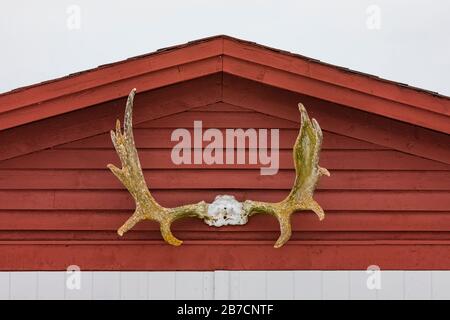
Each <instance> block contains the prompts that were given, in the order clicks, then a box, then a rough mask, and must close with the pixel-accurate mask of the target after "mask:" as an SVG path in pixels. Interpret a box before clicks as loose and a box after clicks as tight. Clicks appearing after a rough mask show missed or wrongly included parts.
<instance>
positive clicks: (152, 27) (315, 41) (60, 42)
mask: <svg viewBox="0 0 450 320" xmlns="http://www.w3.org/2000/svg"><path fill="white" fill-rule="evenodd" d="M116 2H117V3H114V4H113V3H112V1H106V0H104V1H99V0H97V1H95V0H86V1H84V0H83V1H81V0H72V1H66V0H60V1H50V0H45V1H44V0H40V1H32V0H29V1H17V0H14V1H13V0H9V1H7V0H2V1H1V4H0V39H1V45H0V48H1V50H0V55H1V56H0V57H1V59H0V92H4V91H9V90H11V89H14V88H17V87H21V86H24V85H29V84H33V83H37V82H40V81H44V80H49V79H53V78H56V77H60V76H64V75H66V74H69V73H73V72H77V71H81V70H85V69H90V68H93V67H96V66H98V65H101V64H105V63H110V62H114V61H118V60H122V59H125V58H128V57H132V56H135V55H139V54H143V53H148V52H151V51H154V50H156V49H158V48H162V47H166V46H171V45H176V44H181V43H184V42H187V41H191V40H195V39H198V38H203V37H207V36H211V35H216V34H227V35H230V36H235V37H238V38H242V39H245V40H250V41H254V42H258V43H261V44H264V45H268V46H272V47H276V48H279V49H284V50H288V51H292V52H296V53H299V54H303V55H306V56H310V57H312V58H316V59H320V60H322V61H325V62H328V63H332V64H337V65H340V66H344V67H348V68H351V69H355V70H358V71H362V72H366V73H371V74H375V75H378V76H381V77H383V78H387V79H390V80H395V81H399V82H403V83H408V84H410V85H414V86H418V87H422V88H425V89H429V90H432V91H437V92H439V93H441V94H446V95H450V1H448V0H442V1H439V0H428V1H426V0H422V1H411V0H386V1H381V0H380V1H366V0H348V1H346V0H341V1H335V0H329V1H324V0H323V1H317V0H313V1H282V0H278V1H262V0H258V1H256V0H255V1H245V0H239V1H233V0H228V1H213V0H204V1H187V0H185V1H168V0H164V1H137V0H136V1H133V0H126V1H120V2H119V1H116Z"/></svg>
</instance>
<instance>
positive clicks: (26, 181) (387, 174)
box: [0, 169, 450, 190]
mask: <svg viewBox="0 0 450 320" xmlns="http://www.w3.org/2000/svg"><path fill="white" fill-rule="evenodd" d="M144 176H145V178H146V181H147V184H148V186H149V188H150V189H151V190H152V189H174V188H176V189H220V188H229V189H257V190H277V189H282V190H290V189H291V187H292V184H293V181H294V178H295V171H294V170H281V171H279V172H278V173H277V174H276V175H272V176H262V175H260V171H259V170H255V169H249V170H227V169H210V170H195V169H167V170H166V169H164V170H145V171H144ZM0 189H3V190H8V189H18V190H26V189H36V190H45V189H58V190H64V189H79V190H88V189H94V190H95V189H124V187H123V185H122V184H121V183H120V182H119V181H118V180H117V178H116V177H115V176H114V175H113V174H112V173H111V172H110V171H109V170H108V169H104V170H101V169H98V170H92V169H91V170H80V169H68V170H52V169H46V170H43V169H34V170H31V169H30V170H21V169H1V170H0ZM352 189H354V190H450V171H352V170H343V171H341V170H335V171H333V172H332V175H331V176H330V177H326V178H323V179H321V180H320V182H319V185H318V190H352Z"/></svg>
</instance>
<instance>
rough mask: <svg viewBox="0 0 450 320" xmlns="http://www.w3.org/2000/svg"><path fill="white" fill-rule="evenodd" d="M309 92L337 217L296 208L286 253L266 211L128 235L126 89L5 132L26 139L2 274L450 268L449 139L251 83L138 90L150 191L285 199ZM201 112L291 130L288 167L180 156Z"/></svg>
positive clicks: (324, 191)
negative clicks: (117, 144)
mask: <svg viewBox="0 0 450 320" xmlns="http://www.w3.org/2000/svg"><path fill="white" fill-rule="evenodd" d="M217 81H223V83H224V85H223V88H219V89H217V88H218V87H217ZM192 89H194V92H192V91H191V90H192ZM165 99H167V100H165ZM164 101H166V104H164ZM299 101H302V102H304V103H305V105H306V107H307V108H308V110H310V111H311V113H312V114H313V115H314V116H315V117H316V118H317V120H318V121H319V123H320V124H321V125H322V127H323V128H324V146H323V151H322V155H321V165H322V166H324V167H326V168H328V169H329V170H330V172H331V174H332V175H331V177H330V178H323V179H322V180H321V181H320V185H319V187H318V190H317V191H316V198H317V200H318V201H319V203H321V204H322V206H323V207H324V209H325V210H326V213H327V216H326V219H325V220H324V221H323V222H319V221H318V220H317V218H316V216H315V215H314V214H313V213H311V212H303V213H297V214H295V215H294V217H293V229H294V232H293V236H292V239H291V241H290V242H288V243H287V245H286V246H285V247H283V248H282V249H274V248H273V247H272V245H273V242H274V241H275V240H276V238H277V236H278V233H279V227H278V223H277V222H276V220H275V219H272V218H271V217H264V216H255V217H252V218H251V219H250V222H249V223H248V224H247V225H245V226H239V227H222V228H220V229H217V228H212V227H208V226H206V225H205V224H204V223H203V222H201V221H199V220H184V221H180V222H177V223H176V224H175V226H174V233H175V234H176V235H177V236H178V237H179V238H180V239H183V240H185V242H184V244H183V245H182V246H181V247H179V248H173V247H170V246H169V245H166V244H164V243H163V242H162V240H161V237H160V234H159V229H158V226H157V225H156V224H155V223H152V222H143V223H141V224H139V225H138V226H137V227H136V228H135V229H133V230H132V231H130V232H129V233H127V234H126V235H125V236H124V237H123V238H119V237H118V236H117V234H116V230H117V228H118V227H119V226H120V225H121V224H122V223H123V222H124V221H125V220H126V218H127V217H128V216H129V215H130V213H131V212H132V210H133V208H134V202H133V201H132V199H131V196H130V195H129V194H128V193H127V192H126V191H125V190H124V189H123V187H122V185H121V184H120V183H119V182H118V181H117V179H116V178H115V177H114V176H113V175H112V174H111V173H110V172H109V170H107V169H106V164H107V163H115V164H118V158H117V156H116V154H115V151H114V150H113V147H112V143H111V141H110V138H109V134H108V133H107V132H106V131H107V130H108V129H110V128H112V127H113V126H114V118H115V117H117V116H121V114H122V112H123V107H124V106H123V100H121V99H119V100H117V101H112V102H109V103H105V104H104V105H97V106H93V107H90V108H86V109H83V110H79V111H74V112H72V113H68V114H65V115H62V116H58V117H53V118H48V119H46V120H41V121H39V122H35V123H31V124H29V125H26V126H22V127H17V128H12V129H9V131H8V132H7V135H4V137H6V140H7V143H9V144H10V145H13V144H14V143H17V147H16V149H15V150H16V151H8V150H7V149H6V148H4V149H3V150H0V151H2V152H4V153H3V155H4V157H3V159H4V160H3V161H0V255H1V256H2V259H0V270H29V269H40V270H56V269H60V270H63V269H65V268H66V267H67V266H68V265H70V264H77V265H79V266H80V267H81V268H82V269H91V270H199V269H200V270H208V269H361V268H364V269H365V268H366V267H367V266H369V265H371V264H377V265H379V266H380V267H381V268H384V269H448V268H450V192H449V191H450V164H448V162H449V160H450V158H447V159H446V156H447V155H448V150H447V149H446V147H447V148H448V142H449V140H448V136H446V135H443V134H440V133H438V132H435V131H431V130H428V129H424V128H419V127H415V126H413V125H410V124H405V123H401V122H398V121H395V120H390V119H387V118H384V117H381V116H378V115H371V114H366V113H364V112H362V111H358V110H354V109H349V108H346V107H344V106H339V105H335V104H331V103H329V102H326V101H322V100H318V99H316V98H313V97H309V96H301V95H298V94H294V93H292V92H288V91H284V90H280V89H275V88H271V87H267V86H264V85H261V84H256V83H253V82H250V81H248V80H243V79H238V78H234V77H230V76H223V77H222V75H213V76H210V77H206V78H201V79H197V80H191V81H189V82H184V83H181V84H177V85H174V86H170V87H165V88H161V89H158V90H154V91H148V92H145V93H141V94H139V95H138V96H137V98H136V114H135V123H136V125H135V139H136V143H137V147H138V149H139V154H140V159H141V164H142V167H143V169H144V174H145V177H146V179H147V183H148V185H149V188H150V189H151V191H152V193H153V194H154V196H155V197H156V199H157V200H158V201H159V202H160V203H161V204H162V205H165V206H175V205H180V204H184V203H191V202H195V201H200V200H205V201H212V200H213V199H214V197H215V196H216V195H218V194H233V195H235V196H236V198H238V199H239V200H244V199H247V198H251V199H254V200H265V201H277V200H280V199H282V198H283V197H284V196H285V195H286V194H287V193H288V192H289V190H290V188H291V185H292V183H293V179H294V170H293V163H292V151H291V150H292V145H293V142H294V140H295V137H296V135H297V130H298V120H299V115H298V111H297V110H296V103H297V102H299ZM194 120H202V121H203V127H204V128H209V127H212V128H220V129H222V130H223V129H225V128H249V127H251V128H279V129H280V149H281V150H280V171H279V173H278V174H277V175H275V176H261V175H260V174H259V165H248V164H247V165H211V166H206V165H202V166H199V165H181V166H176V165H174V164H173V163H172V161H171V159H170V152H171V148H172V146H174V145H175V142H171V141H170V135H171V133H172V130H173V129H175V128H192V125H193V121H194ZM49 123H50V124H54V126H56V130H57V131H56V132H54V131H53V130H54V128H55V127H52V126H51V125H49ZM63 125H64V127H63ZM52 132H53V135H52ZM34 135H37V136H38V137H41V138H42V139H43V140H44V141H41V139H37V138H35V140H33V138H32V137H33V136H34ZM30 139H31V140H30ZM46 139H47V140H46ZM6 140H5V141H6ZM34 141H36V143H37V144H38V145H37V146H36V145H34V144H33V143H32V142H34ZM430 143H434V144H430ZM42 148H46V149H44V150H40V149H42ZM24 151H28V152H29V153H28V154H24V155H20V156H15V155H16V154H17V153H18V152H22V153H24ZM15 152H16V153H15ZM0 154H1V152H0ZM427 155H429V156H428V157H427ZM445 159H446V160H447V161H445Z"/></svg>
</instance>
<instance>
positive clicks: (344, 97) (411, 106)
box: [0, 36, 450, 133]
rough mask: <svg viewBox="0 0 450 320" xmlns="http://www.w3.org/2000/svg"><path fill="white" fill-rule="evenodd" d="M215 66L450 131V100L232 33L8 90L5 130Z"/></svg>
mask: <svg viewBox="0 0 450 320" xmlns="http://www.w3.org/2000/svg"><path fill="white" fill-rule="evenodd" d="M215 72H225V73H231V74H235V75H237V76H240V77H244V78H248V79H252V80H254V81H258V82H263V83H267V84H270V85H273V86H275V87H278V88H284V89H288V90H293V91H296V92H300V93H304V94H309V95H313V96H316V97H318V98H322V99H325V100H328V101H332V102H337V103H340V104H345V105H348V106H350V107H352V108H357V109H361V110H365V111H368V112H372V113H376V114H380V115H383V116H386V117H391V118H393V119H398V120H401V121H405V122H409V123H412V124H415V125H420V126H423V127H426V128H430V129H433V130H437V131H441V132H444V133H450V123H449V121H448V116H449V114H450V99H449V98H448V97H445V96H441V95H437V94H431V93H430V92H427V91H424V90H419V89H415V88H411V87H405V86H404V85H402V84H399V83H395V82H390V81H387V80H382V79H379V78H376V77H373V76H370V75H363V74H359V73H358V74H356V73H355V72H352V71H349V70H346V69H344V68H339V67H336V66H331V65H328V64H325V63H321V62H318V61H316V60H312V59H309V58H306V57H302V56H299V55H294V54H291V53H286V52H282V51H280V50H276V49H273V48H267V47H263V46H261V45H257V44H254V43H250V42H246V41H242V40H239V39H234V38H230V37H226V36H218V37H212V38H209V39H203V40H199V41H196V42H192V43H190V44H187V45H184V46H180V47H174V48H171V49H170V50H167V51H162V52H159V53H158V52H157V53H155V54H151V55H146V56H141V57H136V58H134V59H132V60H125V61H122V62H118V63H115V64H111V65H109V66H106V67H102V68H97V69H92V70H89V71H85V72H83V73H81V74H79V75H73V76H68V77H65V78H61V79H57V80H54V81H50V82H46V83H43V84H39V85H35V86H31V87H27V88H23V89H18V90H16V91H12V92H8V93H5V94H2V95H0V130H2V129H6V128H11V127H14V126H18V125H22V124H25V123H28V122H31V121H36V120H39V119H44V118H46V117H51V116H55V115H58V114H61V113H64V112H69V111H72V110H77V109H80V108H84V107H87V106H90V105H94V104H98V103H102V102H105V101H111V100H114V99H118V98H121V97H124V96H126V95H127V94H128V92H129V90H130V88H132V87H138V88H139V90H140V91H141V92H142V91H145V90H150V89H155V88H158V87H160V86H165V85H170V84H174V83H177V82H180V81H185V80H189V79H193V78H196V77H201V76H205V75H208V74H212V73H215Z"/></svg>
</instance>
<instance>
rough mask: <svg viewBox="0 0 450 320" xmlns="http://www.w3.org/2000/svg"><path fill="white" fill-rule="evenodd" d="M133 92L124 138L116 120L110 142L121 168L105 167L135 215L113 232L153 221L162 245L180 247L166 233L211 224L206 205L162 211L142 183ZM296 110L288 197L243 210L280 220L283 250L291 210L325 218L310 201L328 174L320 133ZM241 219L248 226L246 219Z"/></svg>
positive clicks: (247, 205) (314, 123)
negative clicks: (192, 220)
mask: <svg viewBox="0 0 450 320" xmlns="http://www.w3.org/2000/svg"><path fill="white" fill-rule="evenodd" d="M135 93H136V89H133V90H131V92H130V94H129V96H128V100H127V104H126V109H125V117H124V130H123V133H122V131H121V128H120V121H119V120H117V122H116V131H114V130H111V140H112V142H113V144H114V148H115V149H116V152H117V154H118V156H119V158H120V161H121V164H122V168H121V169H119V168H117V167H116V166H114V165H112V164H108V168H109V169H110V170H111V171H112V173H114V175H115V176H116V177H117V178H118V179H119V180H120V181H121V182H122V184H123V185H124V186H125V187H126V188H127V189H128V191H129V192H130V194H131V195H132V196H133V198H134V200H135V202H136V209H135V211H134V213H133V214H132V216H131V217H130V218H129V219H128V220H127V221H126V222H125V223H124V224H123V225H122V226H121V227H120V228H119V230H118V231H117V233H118V234H119V235H120V236H122V235H123V234H124V233H125V232H127V231H128V230H130V229H131V228H133V227H134V225H135V224H136V223H138V222H139V221H141V220H146V219H148V220H154V221H157V222H158V223H159V224H160V230H161V234H162V236H163V238H164V240H165V241H166V242H168V243H169V244H171V245H174V246H179V245H181V243H182V241H181V240H178V239H177V238H175V236H174V235H173V234H172V232H171V230H170V227H171V225H172V222H174V221H175V220H178V219H181V218H184V217H196V218H200V219H203V220H204V221H205V222H207V223H208V224H211V223H210V222H211V220H212V219H213V218H212V217H211V216H210V215H208V207H209V204H207V203H206V202H204V201H201V202H198V203H195V204H187V205H184V206H180V207H175V208H165V207H162V206H161V205H160V204H158V203H157V202H156V200H155V198H153V196H152V195H151V193H150V191H149V189H148V187H147V184H146V182H145V178H144V174H143V172H142V168H141V164H140V161H139V156H138V153H137V150H136V146H135V144H134V137H133V126H132V113H133V100H134V96H135ZM298 106H299V109H300V113H301V124H300V132H299V134H298V137H297V140H296V142H295V145H294V150H293V158H294V164H295V172H296V178H295V182H294V186H293V187H292V190H291V192H290V193H289V195H288V196H287V197H286V198H285V199H284V200H282V201H281V202H276V203H270V202H260V201H252V200H246V201H245V202H244V203H243V206H242V207H243V208H242V213H241V215H242V216H245V217H247V216H251V215H253V214H256V213H266V214H270V215H273V216H275V217H276V218H277V219H278V221H279V223H280V230H281V235H280V237H279V238H278V240H277V242H276V243H275V248H279V247H281V246H283V244H285V243H286V241H288V240H289V238H290V237H291V222H290V217H291V215H292V213H294V212H295V211H299V210H312V211H314V212H315V213H316V214H317V215H318V216H319V219H320V220H322V219H323V218H324V217H325V214H324V212H323V210H322V208H321V207H320V205H319V204H318V203H317V202H316V201H315V200H314V199H313V192H314V189H315V187H316V184H317V182H318V179H319V178H320V176H322V175H327V176H329V175H330V173H329V172H328V170H327V169H325V168H321V167H320V166H319V165H318V163H319V153H320V148H321V145H322V130H321V129H320V126H319V124H318V123H317V121H316V120H315V119H312V121H311V120H310V119H309V117H308V113H307V112H306V109H305V108H304V107H303V105H302V104H299V105H298ZM243 220H245V221H246V219H243ZM244 223H245V222H244Z"/></svg>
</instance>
